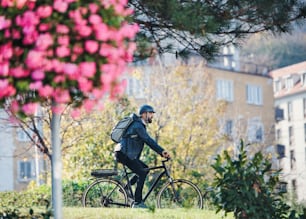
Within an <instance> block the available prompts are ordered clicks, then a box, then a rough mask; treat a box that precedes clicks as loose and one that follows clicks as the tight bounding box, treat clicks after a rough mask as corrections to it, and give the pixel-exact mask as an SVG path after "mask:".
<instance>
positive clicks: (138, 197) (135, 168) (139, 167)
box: [115, 151, 149, 202]
mask: <svg viewBox="0 0 306 219" xmlns="http://www.w3.org/2000/svg"><path fill="white" fill-rule="evenodd" d="M115 156H116V159H117V161H118V162H120V163H122V164H123V165H125V166H127V167H128V168H129V169H130V170H132V172H133V173H135V174H136V175H137V176H138V181H137V186H136V190H135V202H141V201H142V190H143V185H144V182H145V179H146V177H147V175H148V172H149V171H148V170H146V169H145V168H148V166H147V165H146V164H145V163H143V162H142V161H141V160H138V159H135V160H131V159H130V158H129V157H127V156H126V155H125V154H123V153H122V152H120V151H117V152H116V154H115Z"/></svg>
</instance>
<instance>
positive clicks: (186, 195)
mask: <svg viewBox="0 0 306 219" xmlns="http://www.w3.org/2000/svg"><path fill="white" fill-rule="evenodd" d="M157 207H158V208H200V209H202V208H203V198H202V194H201V191H200V189H199V188H198V187H197V186H196V185H195V184H193V183H192V182H190V181H188V180H184V179H177V180H173V181H172V182H168V183H166V184H165V185H164V186H163V187H162V188H161V190H160V191H159V193H158V194H157Z"/></svg>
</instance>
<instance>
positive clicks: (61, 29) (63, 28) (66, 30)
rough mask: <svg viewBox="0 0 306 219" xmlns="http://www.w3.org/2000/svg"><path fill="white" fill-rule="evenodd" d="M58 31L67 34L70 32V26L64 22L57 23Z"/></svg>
mask: <svg viewBox="0 0 306 219" xmlns="http://www.w3.org/2000/svg"><path fill="white" fill-rule="evenodd" d="M56 32H57V33H62V34H67V33H69V27H67V26H66V25H63V24H58V25H56Z"/></svg>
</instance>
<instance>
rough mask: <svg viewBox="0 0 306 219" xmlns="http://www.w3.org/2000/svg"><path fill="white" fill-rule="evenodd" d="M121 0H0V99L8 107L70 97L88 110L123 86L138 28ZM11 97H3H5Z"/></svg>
mask: <svg viewBox="0 0 306 219" xmlns="http://www.w3.org/2000/svg"><path fill="white" fill-rule="evenodd" d="M126 4H127V2H126V1H99V0H90V1H79V0H56V1H52V0H44V1H24V0H14V1H11V0H3V1H1V8H0V42H1V43H0V88H1V89H0V100H1V104H4V103H5V104H8V103H9V104H10V107H11V110H12V111H13V112H20V111H21V112H23V113H25V114H26V115H30V114H33V113H34V112H35V109H36V106H37V102H48V101H50V102H52V103H56V105H53V110H54V112H60V111H61V110H62V107H63V106H62V105H61V104H67V103H71V102H74V103H75V105H74V106H75V107H79V106H80V105H84V106H85V108H86V109H87V110H91V109H92V108H93V106H94V105H95V104H96V103H100V100H101V98H102V97H103V96H104V95H105V94H108V95H110V96H111V97H115V96H116V95H117V94H118V93H121V91H122V86H123V84H122V82H119V81H118V80H117V79H118V78H119V77H120V75H121V73H122V72H123V71H124V69H125V65H126V61H131V60H132V53H133V51H134V49H135V45H134V44H133V43H131V40H133V37H134V35H135V34H136V32H137V31H138V26H137V25H135V24H134V25H131V24H129V23H128V22H127V18H128V16H129V15H131V13H132V10H130V9H127V8H126ZM8 99H9V100H10V101H9V102H7V101H6V100H8Z"/></svg>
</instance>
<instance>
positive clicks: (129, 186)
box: [124, 159, 172, 201]
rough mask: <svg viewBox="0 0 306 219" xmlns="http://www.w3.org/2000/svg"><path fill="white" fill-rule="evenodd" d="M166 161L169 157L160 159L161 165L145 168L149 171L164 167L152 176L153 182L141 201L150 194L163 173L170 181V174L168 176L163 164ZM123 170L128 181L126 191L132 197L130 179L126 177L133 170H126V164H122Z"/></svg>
mask: <svg viewBox="0 0 306 219" xmlns="http://www.w3.org/2000/svg"><path fill="white" fill-rule="evenodd" d="M167 161H169V159H167V160H162V165H160V166H156V167H149V168H147V170H148V171H149V172H150V171H152V170H157V169H164V171H162V172H160V173H159V174H158V176H157V177H155V178H154V181H153V183H152V184H151V186H150V188H149V190H148V192H147V193H146V194H145V195H144V198H143V201H146V200H147V198H148V197H149V196H150V194H151V193H152V191H153V190H154V188H155V187H156V185H157V183H158V182H159V181H160V179H161V178H162V177H163V176H164V175H166V176H167V178H168V179H169V181H170V182H171V181H172V178H171V176H170V173H169V170H168V168H167V167H166V164H165V163H166V162H167ZM124 172H125V174H124V177H125V178H126V180H127V182H128V183H127V185H128V188H127V189H128V191H129V192H130V193H131V194H132V196H133V197H134V194H133V192H132V187H131V183H130V180H129V177H128V175H130V174H132V173H133V172H127V170H126V166H124Z"/></svg>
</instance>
